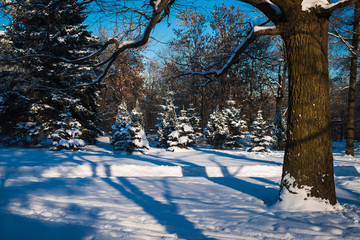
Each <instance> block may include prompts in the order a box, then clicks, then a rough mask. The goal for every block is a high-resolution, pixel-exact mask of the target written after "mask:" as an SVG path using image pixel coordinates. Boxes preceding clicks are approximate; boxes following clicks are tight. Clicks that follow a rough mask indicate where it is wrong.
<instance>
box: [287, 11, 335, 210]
mask: <svg viewBox="0 0 360 240" xmlns="http://www.w3.org/2000/svg"><path fill="white" fill-rule="evenodd" d="M290 11H291V10H290ZM286 18H287V19H286V20H285V21H284V22H285V23H284V24H281V25H280V27H281V30H282V32H283V34H282V38H283V40H284V42H285V45H286V51H287V60H288V64H289V66H288V73H289V111H288V121H287V123H288V131H287V143H286V146H287V147H286V151H285V158H284V166H283V178H282V184H281V191H280V193H283V192H284V191H285V190H287V191H288V192H290V193H294V192H295V193H296V191H297V189H304V188H306V189H311V190H308V191H309V192H308V196H309V197H310V196H312V197H317V198H322V199H325V200H327V201H328V202H330V203H331V204H335V203H336V194H335V184H334V172H333V156H332V141H331V128H330V101H329V72H328V19H327V18H325V17H319V16H318V15H316V14H315V13H314V12H304V11H301V10H300V11H299V9H294V10H293V12H289V13H288V14H287V16H286ZM307 186H308V187H309V188H307ZM280 198H281V196H280Z"/></svg>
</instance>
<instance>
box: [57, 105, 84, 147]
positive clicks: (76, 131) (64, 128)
mask: <svg viewBox="0 0 360 240" xmlns="http://www.w3.org/2000/svg"><path fill="white" fill-rule="evenodd" d="M62 117H63V120H62V121H59V122H58V123H57V125H58V126H60V128H58V129H56V131H55V132H54V133H52V134H51V138H52V139H53V146H54V147H53V148H52V149H53V150H62V149H72V150H79V149H80V148H81V147H83V146H85V142H84V140H82V139H80V136H81V134H82V133H81V124H80V123H79V122H78V121H75V120H74V119H73V118H72V117H71V113H70V112H69V111H67V112H66V113H64V114H62Z"/></svg>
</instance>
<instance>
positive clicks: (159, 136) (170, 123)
mask: <svg viewBox="0 0 360 240" xmlns="http://www.w3.org/2000/svg"><path fill="white" fill-rule="evenodd" d="M172 94H173V93H172V92H169V93H168V94H167V96H166V98H165V101H166V104H165V105H160V107H161V110H162V111H161V112H160V113H159V118H158V120H159V123H158V124H156V126H157V128H158V130H157V133H156V141H157V143H158V146H159V147H166V148H167V147H170V146H172V141H176V140H174V138H173V137H172V136H170V134H172V132H174V131H175V130H177V128H178V125H179V121H178V119H177V117H176V111H175V106H174V102H173V98H172ZM174 134H175V133H174ZM169 136H170V139H169ZM174 136H176V135H174Z"/></svg>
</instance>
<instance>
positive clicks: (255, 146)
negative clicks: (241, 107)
mask: <svg viewBox="0 0 360 240" xmlns="http://www.w3.org/2000/svg"><path fill="white" fill-rule="evenodd" d="M251 128H252V131H251V133H250V136H249V138H250V141H251V143H252V147H251V148H249V150H248V151H253V152H269V151H270V150H269V149H268V147H270V146H271V145H272V142H273V139H272V137H271V136H270V128H269V125H268V124H267V123H266V121H265V120H264V119H263V117H262V111H261V110H259V111H258V115H257V117H256V119H255V121H254V122H253V123H252V124H251Z"/></svg>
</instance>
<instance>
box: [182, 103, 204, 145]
mask: <svg viewBox="0 0 360 240" xmlns="http://www.w3.org/2000/svg"><path fill="white" fill-rule="evenodd" d="M186 115H187V117H188V118H189V123H190V125H191V126H192V128H193V129H194V132H195V136H196V138H200V137H202V135H203V129H202V128H201V127H200V121H201V118H200V114H199V113H198V112H197V111H196V109H195V107H194V104H192V103H191V104H190V105H189V108H188V109H187V114H186Z"/></svg>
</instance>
